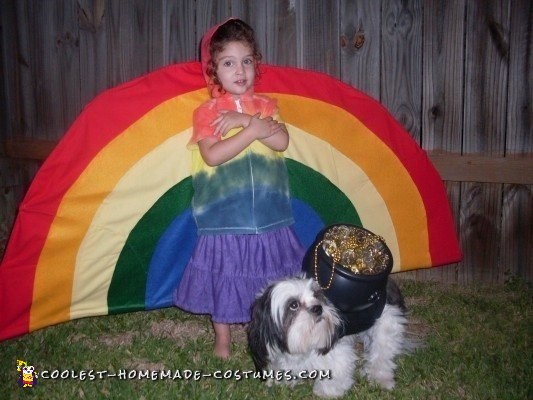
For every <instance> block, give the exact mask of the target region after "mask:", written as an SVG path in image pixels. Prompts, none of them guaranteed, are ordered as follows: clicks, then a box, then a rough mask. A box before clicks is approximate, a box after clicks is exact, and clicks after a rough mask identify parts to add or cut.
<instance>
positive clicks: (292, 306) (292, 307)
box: [289, 300, 300, 311]
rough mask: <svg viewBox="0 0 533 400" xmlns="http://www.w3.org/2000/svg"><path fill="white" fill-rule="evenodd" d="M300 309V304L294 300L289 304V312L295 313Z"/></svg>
mask: <svg viewBox="0 0 533 400" xmlns="http://www.w3.org/2000/svg"><path fill="white" fill-rule="evenodd" d="M299 307H300V303H298V302H297V301H296V300H293V301H291V302H290V303H289V310H291V311H296V310H297V309H298V308H299Z"/></svg>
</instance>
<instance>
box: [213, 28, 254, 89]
mask: <svg viewBox="0 0 533 400" xmlns="http://www.w3.org/2000/svg"><path fill="white" fill-rule="evenodd" d="M230 42H243V43H246V44H247V45H248V46H250V48H251V49H252V55H253V58H254V61H255V63H254V64H255V76H256V79H257V78H259V64H260V62H261V58H262V56H261V53H260V51H259V46H258V45H257V42H256V40H255V35H254V30H253V29H252V28H251V27H250V25H248V24H247V23H246V22H244V21H242V20H240V19H230V20H229V21H227V22H225V23H224V24H222V25H220V27H218V29H217V30H216V32H215V33H214V34H213V37H212V38H211V41H210V43H209V63H208V65H207V68H206V73H207V76H209V77H210V78H211V79H212V80H213V83H214V84H216V85H218V86H219V87H220V86H221V85H220V81H219V80H218V77H217V73H216V71H217V64H216V58H217V56H218V54H219V53H220V52H221V51H223V50H224V47H226V45H227V44H228V43H230Z"/></svg>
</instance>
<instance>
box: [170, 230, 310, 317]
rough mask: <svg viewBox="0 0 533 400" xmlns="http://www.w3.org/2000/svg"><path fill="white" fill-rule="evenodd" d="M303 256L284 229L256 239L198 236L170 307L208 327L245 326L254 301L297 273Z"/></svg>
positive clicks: (252, 237) (291, 232)
mask: <svg viewBox="0 0 533 400" xmlns="http://www.w3.org/2000/svg"><path fill="white" fill-rule="evenodd" d="M304 253H305V250H304V248H303V247H302V245H301V244H300V242H299V241H298V239H297V237H296V235H295V234H294V233H293V231H292V229H291V228H290V227H286V228H281V229H279V230H275V231H271V232H267V233H261V234H258V235H246V234H243V235H202V236H199V237H198V241H197V243H196V247H195V249H194V251H193V254H192V256H191V259H190V260H189V264H188V265H187V267H186V268H185V271H184V273H183V277H182V279H181V281H180V284H179V285H178V287H177V288H176V290H175V291H174V305H176V306H177V307H180V308H182V309H184V310H186V311H189V312H191V313H195V314H210V315H211V319H212V320H213V322H218V323H228V324H229V323H245V322H248V321H250V315H251V305H252V303H253V301H254V299H255V297H256V295H257V294H258V293H259V292H260V291H261V290H262V289H263V288H264V287H266V286H267V285H268V284H269V283H270V282H273V281H275V280H278V279H281V278H284V277H288V276H294V275H296V274H298V273H299V272H300V271H301V270H302V260H303V257H304Z"/></svg>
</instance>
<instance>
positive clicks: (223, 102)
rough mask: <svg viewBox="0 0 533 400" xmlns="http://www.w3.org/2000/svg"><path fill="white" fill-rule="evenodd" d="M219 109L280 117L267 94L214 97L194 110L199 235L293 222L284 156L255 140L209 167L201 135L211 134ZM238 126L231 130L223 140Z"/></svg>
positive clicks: (194, 201)
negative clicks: (216, 164)
mask: <svg viewBox="0 0 533 400" xmlns="http://www.w3.org/2000/svg"><path fill="white" fill-rule="evenodd" d="M219 110H234V111H239V112H244V113H246V114H249V115H255V114H257V113H260V114H261V117H262V118H264V117H268V116H272V117H273V118H275V119H278V115H277V108H276V102H275V100H273V99H270V98H268V97H266V96H261V95H255V94H251V95H247V96H242V97H241V98H240V99H239V100H235V99H234V98H233V96H231V95H230V94H225V95H223V96H221V97H218V98H216V99H212V100H210V101H208V102H206V103H204V104H203V105H202V106H200V107H199V108H198V109H197V110H195V112H194V117H193V130H194V132H193V136H192V138H191V141H190V142H189V146H188V147H189V149H191V150H192V182H193V187H194V196H193V199H192V210H193V216H194V218H195V221H196V225H197V227H198V233H199V234H202V235H209V234H241V233H244V234H255V233H262V232H268V231H270V230H274V229H278V228H281V227H283V226H288V225H291V224H292V223H293V222H294V220H293V216H292V210H291V206H290V197H289V183H288V176H287V168H286V166H285V160H284V157H283V154H282V153H280V152H276V151H274V150H272V149H270V148H268V147H267V146H265V145H264V144H262V143H261V142H260V141H258V140H256V141H254V142H253V143H252V144H251V145H250V146H248V147H247V148H246V149H244V150H243V151H242V152H241V153H240V154H238V155H237V156H235V157H234V158H233V159H231V160H229V161H227V162H225V163H223V164H221V165H218V166H215V167H210V166H208V165H207V164H206V163H205V162H204V160H203V158H202V156H201V154H200V151H199V149H198V146H197V143H198V141H200V140H201V139H203V138H205V137H208V136H209V135H212V134H213V130H214V128H213V127H212V126H211V125H210V124H211V122H212V121H213V120H214V119H215V118H216V117H217V116H218V112H219ZM239 130H240V129H232V130H231V131H230V132H229V133H228V134H227V135H226V136H225V137H220V138H219V139H220V140H224V139H225V138H228V137H230V136H232V135H235V134H236V133H237V132H238V131H239Z"/></svg>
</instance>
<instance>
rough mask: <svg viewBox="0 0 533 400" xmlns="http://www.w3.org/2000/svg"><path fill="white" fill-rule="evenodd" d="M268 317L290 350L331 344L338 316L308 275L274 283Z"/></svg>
mask: <svg viewBox="0 0 533 400" xmlns="http://www.w3.org/2000/svg"><path fill="white" fill-rule="evenodd" d="M270 313H271V318H272V320H273V321H274V323H275V324H276V325H277V326H279V327H281V330H282V332H283V333H284V336H285V338H286V343H287V348H288V351H289V353H291V354H300V353H307V352H309V351H310V350H322V351H326V349H329V348H331V345H332V342H333V340H334V339H335V338H336V331H337V328H338V325H339V324H340V318H339V316H338V315H337V311H336V310H335V308H334V307H333V306H332V305H331V304H330V303H329V301H328V300H327V299H326V297H325V296H324V293H323V292H322V290H321V289H320V288H319V286H318V285H317V284H316V283H315V282H314V281H313V280H312V279H290V280H285V281H281V282H279V283H278V284H276V285H274V287H273V288H272V293H271V310H270Z"/></svg>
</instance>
